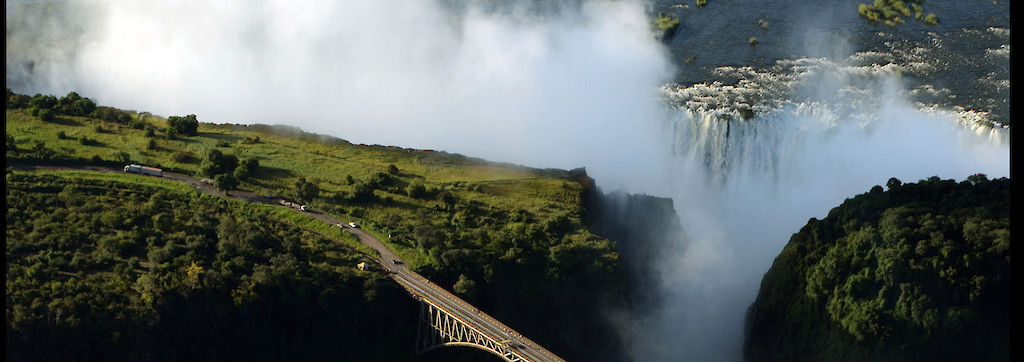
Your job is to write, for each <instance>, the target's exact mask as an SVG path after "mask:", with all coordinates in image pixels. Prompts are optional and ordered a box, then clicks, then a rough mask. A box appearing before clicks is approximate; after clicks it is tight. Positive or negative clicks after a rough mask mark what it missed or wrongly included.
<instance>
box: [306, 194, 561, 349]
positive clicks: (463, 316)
mask: <svg viewBox="0 0 1024 362" xmlns="http://www.w3.org/2000/svg"><path fill="white" fill-rule="evenodd" d="M310 214H311V215H313V216H314V217H316V218H319V219H321V220H324V221H325V222H329V223H332V224H334V225H337V226H338V227H341V228H343V229H345V230H346V231H348V232H349V233H352V234H353V235H355V236H356V237H357V238H358V239H359V242H361V243H363V244H364V245H366V246H369V247H370V248H373V249H374V250H376V251H377V252H378V253H380V258H381V259H380V260H379V263H380V266H381V267H382V268H384V270H387V271H389V272H390V273H391V278H392V279H394V280H395V281H397V282H398V283H399V284H401V285H402V286H403V287H405V288H406V290H408V291H409V292H410V293H413V294H416V295H419V296H420V297H422V298H424V299H426V300H429V301H431V302H432V303H434V304H436V305H438V306H439V307H441V308H442V309H444V310H446V311H447V312H448V313H450V314H452V315H454V316H456V317H457V318H459V319H460V320H462V321H463V322H464V323H466V324H468V325H470V326H472V327H474V328H476V329H477V330H479V331H480V332H482V333H483V334H485V335H487V336H489V337H491V338H493V339H494V340H497V341H509V344H508V345H509V346H511V347H512V348H513V353H516V354H518V355H520V356H522V357H524V358H525V359H527V360H530V361H564V360H563V359H561V358H558V356H555V355H554V354H553V353H551V352H549V351H548V350H546V349H544V348H543V347H541V346H540V345H538V344H537V343H535V342H533V341H531V340H530V339H528V338H526V337H525V336H523V335H521V334H519V333H517V332H516V331H515V330H513V329H512V328H509V327H508V326H506V325H504V324H502V323H501V322H499V321H498V320H497V319H494V318H492V317H491V316H489V315H487V314H486V313H484V312H482V311H480V310H479V309H477V308H476V307H474V306H473V305H471V304H469V303H467V302H466V301H464V300H462V299H461V298H459V297H457V296H455V295H454V294H452V293H449V292H448V291H447V290H445V289H444V288H441V287H438V286H437V285H436V284H434V283H431V282H430V281H429V280H427V278H424V277H423V276H421V275H419V274H418V273H416V272H413V271H412V270H409V266H408V264H406V263H405V262H404V261H403V260H402V259H401V258H399V257H398V255H397V254H395V252H394V251H392V250H391V248H388V247H387V246H386V245H385V244H384V243H383V242H381V241H380V240H378V239H377V238H375V237H374V236H373V235H370V234H369V233H367V232H366V231H364V230H362V229H360V228H358V227H351V226H349V225H348V224H346V223H344V222H342V221H340V220H336V219H334V218H332V217H330V216H328V215H324V214H318V213H310Z"/></svg>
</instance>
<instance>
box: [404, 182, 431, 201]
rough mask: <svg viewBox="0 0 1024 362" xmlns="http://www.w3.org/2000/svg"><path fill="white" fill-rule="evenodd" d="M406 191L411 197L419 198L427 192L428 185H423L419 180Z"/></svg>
mask: <svg viewBox="0 0 1024 362" xmlns="http://www.w3.org/2000/svg"><path fill="white" fill-rule="evenodd" d="M406 193H407V194H408V195H409V197H411V198H414V199H418V198H421V197H423V196H424V195H426V194H427V187H426V186H423V184H421V183H419V182H416V183H414V184H412V185H409V189H408V190H406Z"/></svg>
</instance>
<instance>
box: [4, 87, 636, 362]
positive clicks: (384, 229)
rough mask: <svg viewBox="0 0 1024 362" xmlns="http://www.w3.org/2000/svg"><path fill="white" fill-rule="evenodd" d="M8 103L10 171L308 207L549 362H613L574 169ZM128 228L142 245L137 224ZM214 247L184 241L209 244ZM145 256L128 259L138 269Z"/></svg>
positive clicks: (602, 281) (612, 336)
mask: <svg viewBox="0 0 1024 362" xmlns="http://www.w3.org/2000/svg"><path fill="white" fill-rule="evenodd" d="M7 96H8V98H7V111H6V112H7V113H6V119H5V125H6V135H5V136H6V137H5V138H6V161H7V163H8V164H68V165H104V166H112V167H121V166H124V165H125V164H129V163H138V164H143V165H147V166H154V167H159V168H162V169H163V170H164V171H165V172H176V173H182V174H185V175H191V176H194V177H201V178H208V179H211V180H212V181H213V182H214V183H215V184H216V185H217V187H218V188H223V189H225V190H228V191H229V192H230V190H232V189H238V190H246V191H251V192H253V193H255V194H256V195H267V196H270V197H272V198H275V199H281V200H289V201H295V202H298V203H302V204H306V205H307V206H309V207H310V208H311V209H312V210H316V212H322V213H325V214H328V215H331V216H333V217H335V218H338V219H342V220H351V221H355V222H358V223H359V224H360V225H362V226H363V227H364V230H366V231H367V232H369V233H371V234H373V235H375V236H376V237H377V238H378V239H380V240H382V241H384V242H386V243H388V245H389V247H391V248H392V249H393V250H395V251H396V252H397V253H398V254H399V255H401V256H402V258H403V259H405V260H406V261H408V262H409V264H410V266H411V267H412V268H413V269H414V270H415V271H417V272H419V273H421V274H423V275H424V276H426V277H428V278H430V279H431V280H432V281H434V282H435V283H437V284H438V285H440V286H442V287H444V288H446V289H448V290H451V291H453V292H455V293H456V294H459V295H461V296H462V297H463V298H465V299H467V300H468V301H470V302H471V303H474V305H476V306H477V307H479V308H480V309H481V310H483V311H485V312H487V313H489V314H491V315H492V316H494V317H496V318H498V319H499V320H501V321H502V322H504V323H505V324H507V325H509V326H510V327H512V328H514V329H516V330H517V331H519V332H521V333H523V334H524V335H527V336H529V337H530V338H531V339H532V340H534V341H536V342H537V343H539V344H541V345H543V346H545V347H546V348H547V349H549V350H551V351H552V352H554V353H556V354H558V355H559V356H560V357H563V358H566V359H570V360H594V359H623V358H625V355H624V353H625V352H624V351H625V349H624V348H623V345H622V344H621V341H620V340H619V337H618V335H617V332H616V327H615V325H614V324H613V322H612V321H611V320H610V319H609V318H608V316H609V315H620V314H621V313H622V312H623V311H625V310H627V309H628V308H629V300H628V298H627V297H626V296H627V295H628V292H627V290H626V288H627V287H626V281H625V277H624V272H623V270H622V266H621V263H620V260H619V254H618V251H617V250H616V244H615V243H614V242H611V241H609V240H608V239H606V238H604V237H602V236H599V235H597V234H595V233H593V232H591V231H590V230H589V229H588V228H587V226H585V225H584V222H583V221H582V218H583V215H584V213H585V212H586V210H585V206H584V205H585V198H586V197H587V196H586V195H587V194H588V192H590V191H589V190H592V188H593V187H594V186H593V180H592V179H590V178H589V177H587V175H586V172H585V171H584V170H582V169H580V170H573V171H564V170H538V169H532V168H527V167H522V166H516V165H509V164H498V163H492V162H487V161H483V160H479V159H473V158H469V157H465V156H461V155H456V154H448V153H445V152H438V151H430V150H412V149H404V148H399V147H390V146H380V145H355V144H351V143H349V142H347V141H345V140H343V139H339V138H334V137H329V136H323V135H316V134H310V133H306V132H303V131H301V130H299V129H296V128H293V127H287V126H269V125H250V126H244V125H232V124H219V125H218V124H210V123H205V122H201V121H200V120H199V119H198V118H197V117H196V116H195V115H186V116H170V117H166V118H164V117H159V116H155V115H152V114H149V113H147V112H137V111H126V110H119V109H114V108H110V107H104V106H98V105H96V104H95V103H93V102H92V101H90V100H88V98H84V97H81V96H79V95H78V94H75V93H70V94H68V95H67V96H64V97H57V96H51V95H41V94H37V95H35V96H27V95H21V94H16V93H13V92H11V91H10V90H8V94H7ZM76 104H79V106H75V105H76ZM137 221H138V220H135V219H132V220H131V222H137ZM129 225H131V224H129ZM132 226H135V225H132ZM137 226H138V227H139V228H140V229H141V230H142V231H140V232H143V233H149V232H151V231H147V228H148V227H147V224H141V225H137ZM323 227H325V228H329V225H324V226H323ZM32 230H34V229H28V230H26V231H25V234H26V235H29V234H31V233H32ZM314 230H320V229H316V228H314ZM90 235H100V233H96V234H90ZM147 235H148V234H147ZM159 235H163V234H159ZM203 235H205V236H203ZM214 235H216V234H200V235H195V236H194V238H200V239H203V240H205V241H204V242H214V241H215V240H216V239H212V240H210V239H211V238H212V237H213V236H214ZM149 236H152V235H148V236H147V237H149ZM156 237H158V238H164V236H156ZM15 239H16V241H15V242H21V241H17V239H22V237H21V236H15ZM11 240H12V238H11V237H10V236H9V237H8V243H11V242H12V241H11ZM133 240H134V239H133ZM143 240H144V239H143ZM161 240H162V239H161ZM88 241H89V242H99V241H101V240H100V239H88ZM135 242H137V241H135ZM194 242H198V241H194ZM122 243H127V244H131V243H129V242H124V241H123V242H122ZM158 244H159V245H165V244H164V242H163V241H161V242H159V243H158ZM133 245H134V244H133ZM174 245H176V246H175V248H178V247H181V246H182V245H187V242H175V243H174ZM132 247H136V248H143V247H148V245H145V244H144V245H135V246H132ZM161 248H162V247H161ZM39 250H47V248H45V247H40V249H39ZM146 253H148V251H146ZM146 255H148V254H146ZM146 255H139V256H138V257H139V262H140V263H141V262H142V261H143V260H144V259H145V257H144V256H146ZM156 255H160V253H157V254H156ZM210 263H212V260H211V261H210ZM105 265H106V264H105ZM113 265H115V264H110V265H106V266H107V267H112V266H113ZM136 265H137V264H136ZM200 266H203V267H204V268H207V269H210V268H211V267H212V264H200ZM57 270H63V269H60V268H57ZM99 270H102V269H99ZM99 270H97V271H99ZM26 287H27V286H26ZM38 287H40V286H33V287H32V288H38ZM230 287H231V288H236V287H237V285H235V286H230ZM26 292H28V291H26ZM405 298H407V299H409V298H408V297H405ZM40 301H41V302H44V301H45V304H49V303H50V302H51V300H47V299H40ZM49 310H50V309H47V311H49ZM8 313H11V311H10V309H8ZM404 343H408V344H406V345H409V346H411V345H412V342H411V341H408V342H404ZM403 348H404V347H403ZM410 348H411V347H410ZM609 356H614V357H609Z"/></svg>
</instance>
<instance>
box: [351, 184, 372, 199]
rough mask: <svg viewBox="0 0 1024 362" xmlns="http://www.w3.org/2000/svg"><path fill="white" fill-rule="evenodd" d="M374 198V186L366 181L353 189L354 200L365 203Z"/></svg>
mask: <svg viewBox="0 0 1024 362" xmlns="http://www.w3.org/2000/svg"><path fill="white" fill-rule="evenodd" d="M370 200H373V187H372V186H370V185H367V184H364V183H361V184H357V185H356V187H355V190H354V191H352V202H357V203H364V202H369V201H370Z"/></svg>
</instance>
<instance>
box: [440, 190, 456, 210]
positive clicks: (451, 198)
mask: <svg viewBox="0 0 1024 362" xmlns="http://www.w3.org/2000/svg"><path fill="white" fill-rule="evenodd" d="M437 199H438V200H439V201H441V202H442V203H444V206H445V207H447V208H448V210H451V209H452V208H453V207H455V202H456V201H457V200H456V199H455V195H453V194H452V193H451V192H449V191H444V192H441V193H440V194H438V195H437Z"/></svg>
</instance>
